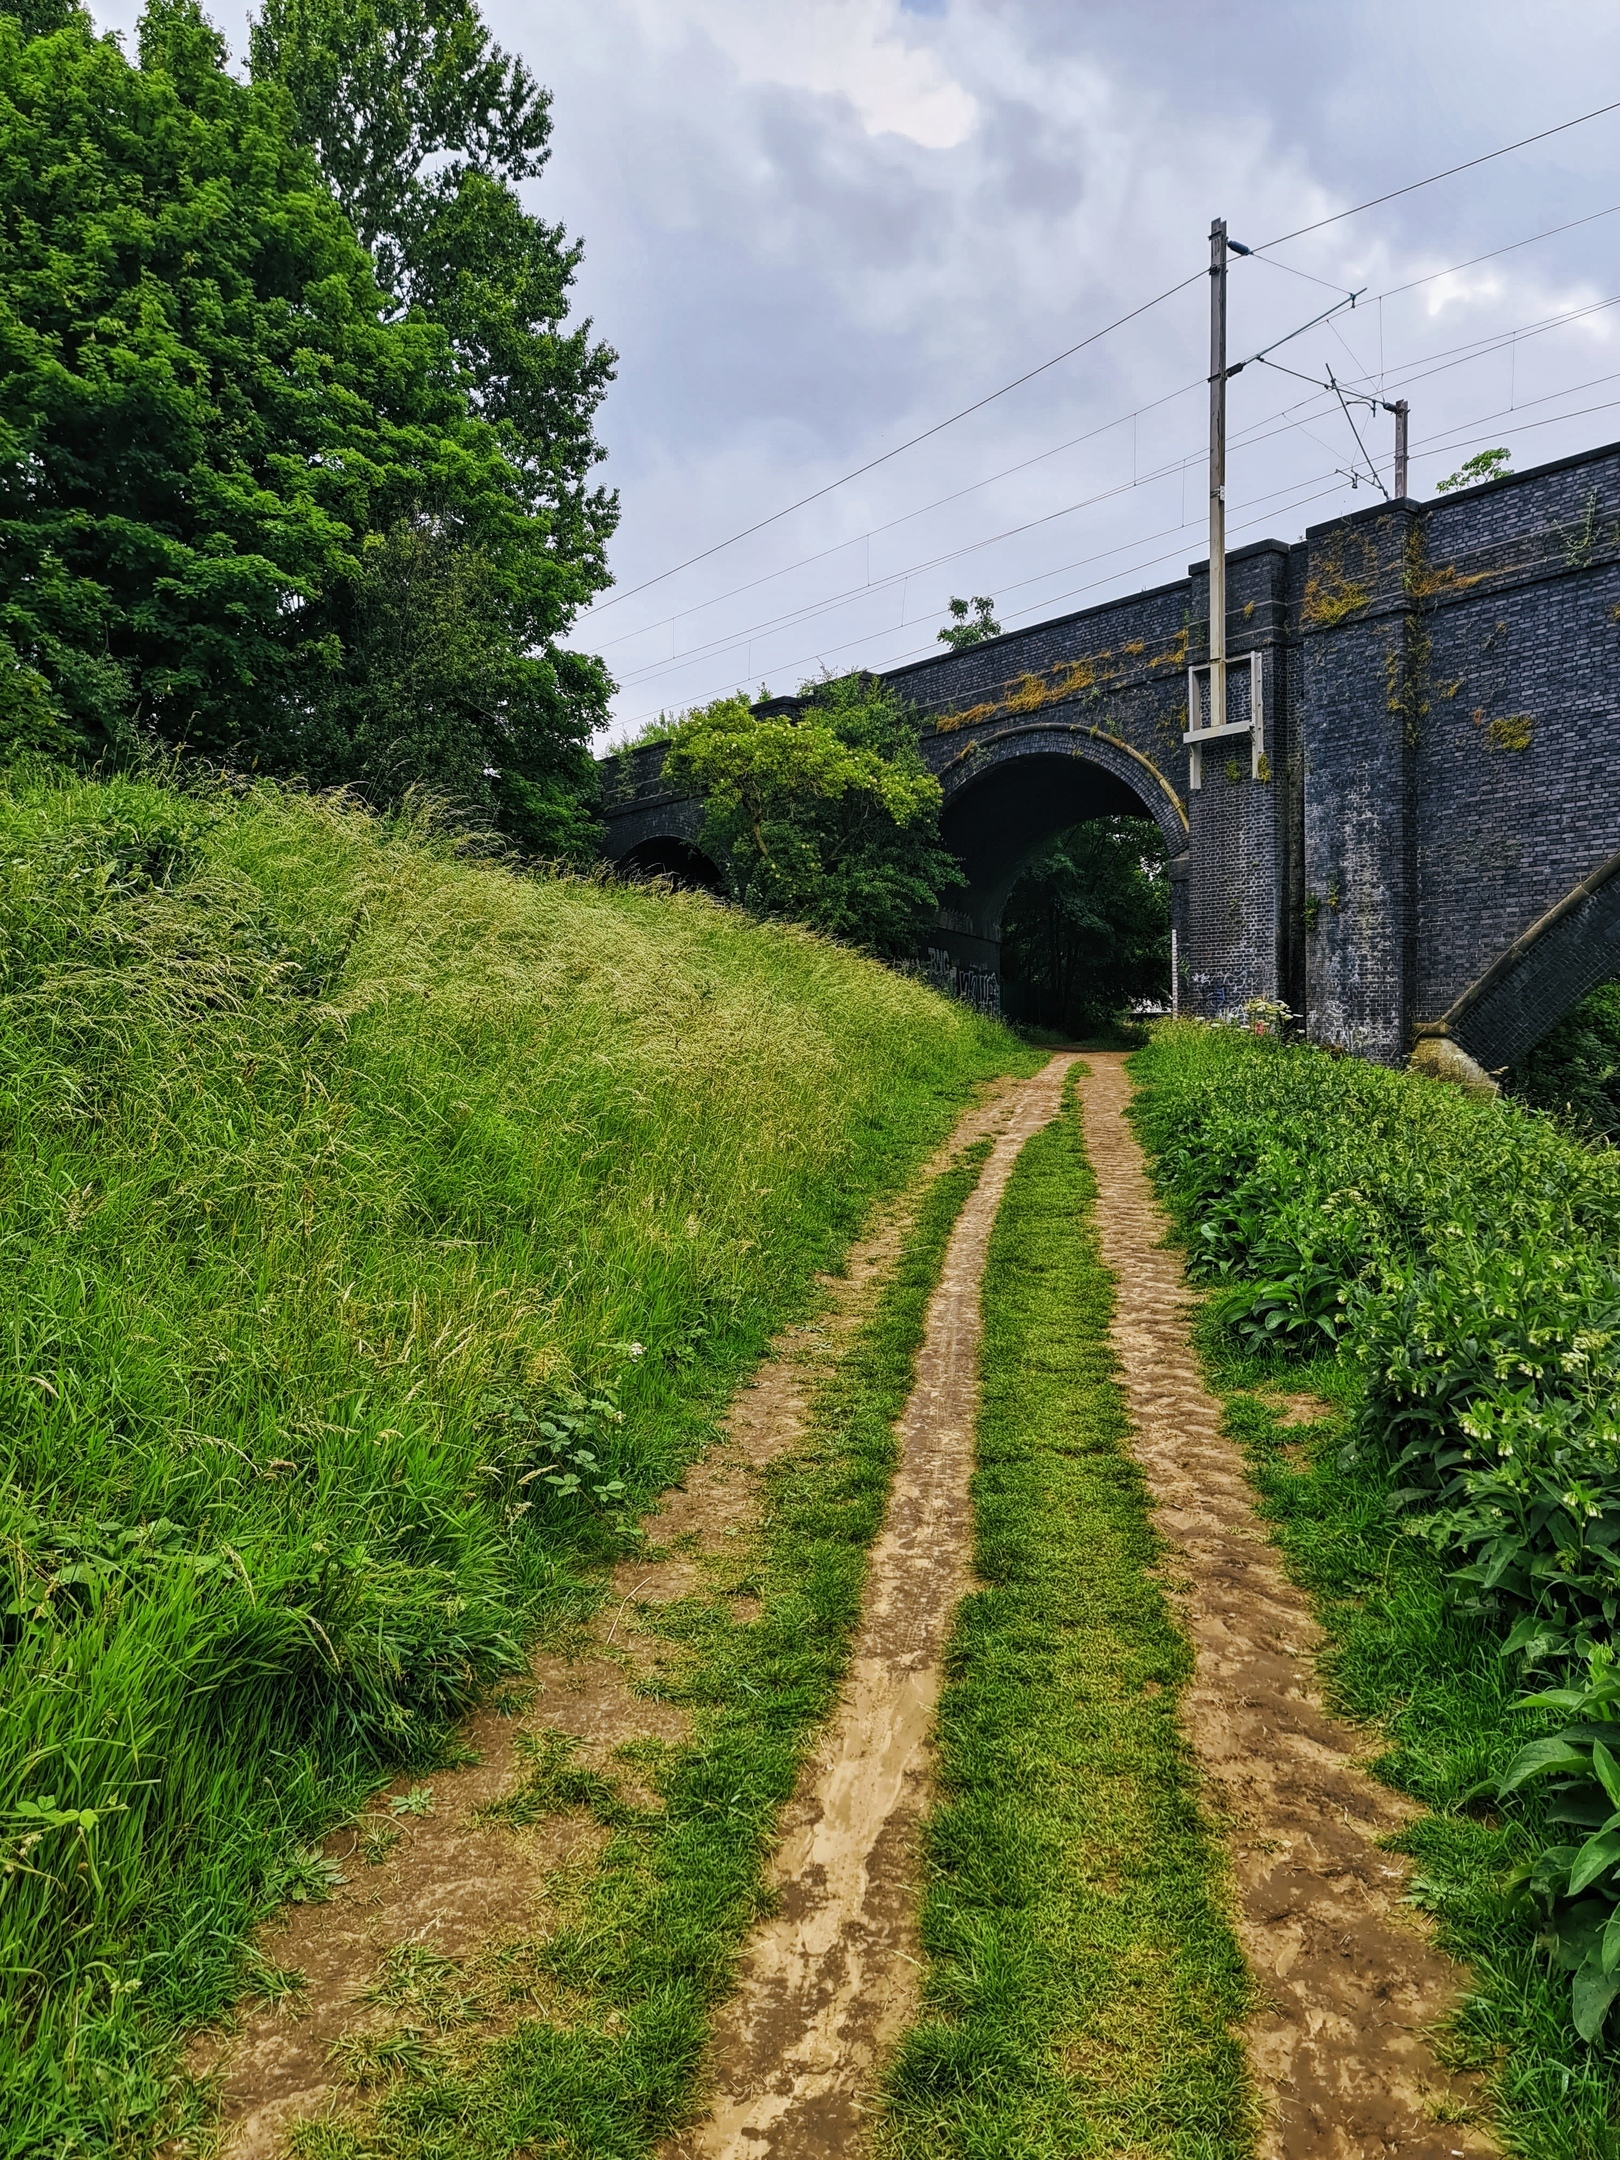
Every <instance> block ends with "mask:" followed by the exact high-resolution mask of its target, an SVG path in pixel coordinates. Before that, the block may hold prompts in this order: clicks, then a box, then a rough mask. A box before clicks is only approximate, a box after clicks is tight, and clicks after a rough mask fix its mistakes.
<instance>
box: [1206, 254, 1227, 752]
mask: <svg viewBox="0 0 1620 2160" xmlns="http://www.w3.org/2000/svg"><path fill="white" fill-rule="evenodd" d="M1207 724H1208V725H1209V726H1210V727H1224V726H1225V725H1226V220H1225V218H1216V219H1215V220H1214V221H1213V222H1212V223H1211V225H1210V228H1209V719H1208V722H1207Z"/></svg>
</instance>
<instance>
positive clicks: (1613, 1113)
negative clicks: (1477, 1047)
mask: <svg viewBox="0 0 1620 2160" xmlns="http://www.w3.org/2000/svg"><path fill="white" fill-rule="evenodd" d="M1505 1084H1506V1086H1507V1089H1508V1092H1509V1093H1510V1094H1512V1095H1513V1096H1514V1097H1516V1099H1517V1100H1518V1101H1520V1102H1524V1103H1529V1104H1531V1105H1533V1107H1534V1108H1536V1109H1538V1110H1550V1111H1552V1112H1553V1113H1554V1115H1555V1116H1557V1117H1560V1118H1562V1119H1563V1121H1564V1123H1565V1124H1567V1125H1568V1126H1569V1127H1570V1128H1571V1130H1572V1131H1574V1132H1577V1133H1579V1134H1580V1135H1581V1136H1582V1137H1583V1138H1585V1139H1592V1140H1610V1141H1620V982H1607V983H1601V984H1600V985H1599V986H1598V988H1597V989H1596V990H1594V991H1593V992H1592V994H1591V996H1590V997H1587V998H1583V999H1582V1000H1581V1002H1580V1004H1579V1005H1577V1006H1576V1008H1575V1010H1574V1011H1573V1012H1572V1013H1569V1014H1568V1015H1566V1017H1565V1018H1564V1019H1562V1020H1560V1021H1559V1023H1558V1025H1557V1027H1555V1028H1554V1029H1553V1031H1552V1033H1551V1034H1550V1035H1548V1036H1546V1037H1545V1038H1544V1039H1543V1040H1542V1041H1541V1042H1539V1043H1537V1044H1536V1047H1535V1048H1534V1049H1533V1050H1532V1051H1530V1052H1529V1053H1528V1055H1527V1056H1525V1057H1524V1058H1522V1059H1521V1060H1520V1062H1519V1063H1518V1064H1517V1065H1515V1066H1514V1067H1513V1068H1512V1070H1511V1071H1510V1072H1509V1074H1508V1077H1507V1081H1506V1083H1505Z"/></svg>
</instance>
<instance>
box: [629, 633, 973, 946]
mask: <svg viewBox="0 0 1620 2160" xmlns="http://www.w3.org/2000/svg"><path fill="white" fill-rule="evenodd" d="M664 770H665V773H666V774H667V776H668V777H669V778H670V779H671V780H672V781H675V782H677V783H685V784H689V785H691V786H692V787H694V788H695V789H697V790H699V791H700V792H701V793H702V796H703V806H704V819H703V832H702V843H701V844H702V846H703V847H704V848H705V850H706V851H707V852H708V853H710V854H711V855H713V856H714V858H715V859H716V861H717V862H719V863H720V864H721V865H722V867H723V870H724V874H725V877H726V883H727V888H728V890H729V892H730V893H731V895H732V897H733V898H734V899H736V900H737V901H739V902H740V903H741V904H742V905H743V906H745V907H747V908H749V909H751V910H752V911H753V912H754V913H755V914H757V915H786V916H791V917H792V918H794V919H795V920H796V921H799V922H806V923H809V924H811V925H812V926H813V927H814V928H816V929H818V930H824V931H826V932H827V933H828V935H829V936H831V937H835V938H839V939H841V940H842V941H843V942H845V943H846V944H851V945H859V946H862V947H864V948H866V949H867V950H868V951H872V952H878V953H884V954H887V955H890V956H894V957H899V956H901V955H905V954H909V953H910V952H911V951H912V950H913V949H914V947H915V943H916V933H917V930H918V927H919V925H920V924H921V923H922V921H923V920H924V919H925V918H926V916H927V915H928V914H929V913H930V912H931V911H932V909H933V908H934V907H935V906H936V904H937V902H938V898H939V894H940V893H941V892H942V891H943V890H945V889H946V888H948V887H949V886H952V885H956V884H960V883H961V872H960V870H959V869H958V868H957V865H956V862H955V860H954V858H953V857H952V856H951V855H950V854H949V852H948V851H947V850H946V848H945V847H944V845H943V844H942V842H941V840H940V837H939V809H940V799H941V798H940V786H939V782H938V781H937V780H936V779H935V778H934V776H933V774H932V773H930V772H929V771H928V769H927V767H926V766H925V765H924V764H923V761H922V755H921V753H920V751H919V749H918V747H917V723H916V720H915V718H914V717H913V716H912V714H911V713H910V712H909V710H908V709H907V708H906V707H905V706H904V705H902V704H901V703H900V702H899V700H898V699H896V698H895V697H894V696H893V694H892V693H891V692H889V691H888V690H887V689H885V688H884V687H883V686H882V685H881V684H879V683H876V682H874V681H873V680H872V679H871V677H869V676H860V675H849V676H844V677H842V678H840V679H838V680H836V681H832V682H827V683H821V684H817V685H814V686H811V687H808V688H807V690H806V693H805V703H804V705H803V706H802V708H801V709H800V710H799V711H797V712H774V713H770V712H768V713H761V712H757V711H755V710H754V708H753V707H751V706H750V705H749V703H748V701H747V700H746V699H745V698H743V697H740V696H739V697H731V698H722V699H721V700H720V701H719V702H718V703H717V704H714V705H709V706H706V707H705V708H704V709H703V710H702V711H700V712H695V713H690V714H688V715H687V717H686V718H685V719H684V720H682V721H681V722H680V723H678V725H677V726H676V727H675V729H674V730H673V732H672V734H671V738H670V749H669V753H668V756H667V758H666V760H665V765H664Z"/></svg>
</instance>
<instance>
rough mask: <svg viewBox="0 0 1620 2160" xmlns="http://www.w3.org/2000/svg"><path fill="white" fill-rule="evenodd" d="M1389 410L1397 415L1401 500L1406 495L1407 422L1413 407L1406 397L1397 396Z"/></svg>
mask: <svg viewBox="0 0 1620 2160" xmlns="http://www.w3.org/2000/svg"><path fill="white" fill-rule="evenodd" d="M1389 410H1390V411H1391V412H1392V413H1393V414H1394V415H1395V500H1396V501H1397V502H1401V501H1403V500H1404V498H1405V495H1406V463H1407V460H1406V423H1407V420H1408V418H1409V417H1410V412H1411V408H1410V407H1409V406H1408V404H1407V402H1406V400H1405V398H1397V399H1396V400H1395V402H1394V404H1393V405H1392V406H1390V408H1389Z"/></svg>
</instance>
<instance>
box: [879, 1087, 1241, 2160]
mask: <svg viewBox="0 0 1620 2160" xmlns="http://www.w3.org/2000/svg"><path fill="white" fill-rule="evenodd" d="M1094 1191H1095V1187H1094V1184H1093V1181H1092V1177H1091V1172H1090V1169H1089V1167H1088V1166H1087V1163H1086V1160H1085V1154H1084V1150H1083V1147H1082V1144H1081V1137H1080V1131H1079V1125H1078V1120H1077V1118H1076V1115H1075V1111H1074V1107H1073V1103H1072V1099H1071V1102H1070V1104H1069V1105H1068V1107H1067V1108H1066V1110H1065V1114H1064V1115H1063V1117H1062V1118H1060V1119H1059V1120H1058V1121H1056V1122H1055V1123H1053V1124H1052V1125H1049V1126H1048V1127H1047V1128H1046V1129H1045V1131H1044V1132H1041V1133H1039V1134H1037V1135H1036V1137H1035V1138H1034V1139H1033V1140H1032V1141H1031V1142H1030V1143H1029V1145H1028V1147H1027V1148H1026V1149H1025V1151H1024V1153H1023V1155H1022V1157H1021V1158H1020V1160H1019V1163H1018V1165H1017V1168H1016V1169H1015V1171H1014V1173H1013V1176H1012V1179H1011V1182H1010V1184H1009V1186H1008V1190H1007V1197H1006V1200H1005V1202H1004V1204H1003V1207H1002V1210H1001V1214H1000V1217H999V1219H998V1221H997V1224H996V1228H995V1232H994V1235H993V1237H992V1240H991V1245H990V1252H989V1259H988V1264H987V1268H986V1273H985V1279H984V1327H985V1333H984V1350H983V1396H982V1403H981V1408H980V1414H979V1423H978V1470H977V1473H976V1475H975V1478H974V1484H973V1500H974V1509H975V1518H976V1542H975V1548H974V1568H975V1572H976V1573H977V1575H978V1577H979V1580H980V1582H981V1583H982V1584H983V1585H984V1587H983V1588H982V1589H979V1590H977V1591H975V1592H974V1593H973V1594H972V1595H970V1596H969V1597H968V1598H967V1599H966V1600H964V1602H963V1605H962V1608H961V1612H960V1616H959V1618H958V1622H957V1626H956V1631H955V1636H954V1639H953V1642H952V1647H951V1653H950V1667H949V1679H948V1684H947V1687H946V1691H945V1694H944V1698H943V1701H942V1704H941V1708H940V1719H939V1747H940V1754H939V1783H940V1787H941V1790H942V1795H943V1797H942V1800H941V1803H940V1805H939V1807H938V1809H937V1811H936V1813H935V1814H934V1816H933V1818H932V1820H931V1822H930V1824H929V1826H928V1838H927V1859H928V1884H927V1889H926V1893H925V1902H924V1907H923V1935H924V1943H925V1948H926V1951H927V1955H928V1961H929V1962H928V1972H927V1978H926V1983H925V1988H926V1993H925V2007H924V2017H923V2021H922V2023H921V2024H920V2025H919V2026H918V2027H917V2028H916V2029H915V2030H914V2031H913V2032H912V2033H911V2034H910V2035H909V2036H908V2037H907V2039H906V2041H905V2043H904V2045H903V2046H902V2048H901V2051H900V2054H899V2058H898V2060H897V2063H896V2065H895V2067H894V2068H893V2070H892V2072H891V2074H890V2078H889V2083H888V2094H887V2108H886V2112H885V2115H884V2117H883V2121H882V2127H881V2130H880V2133H879V2135H878V2139H877V2146H878V2149H879V2150H880V2151H881V2152H882V2153H884V2154H887V2155H891V2156H893V2160H947V2156H949V2160H958V2156H959V2160H970V2156H971V2160H1057V2156H1059V2155H1062V2156H1063V2160H1078V2156H1080V2155H1086V2154H1093V2153H1095V2154H1104V2153H1124V2152H1129V2153H1132V2154H1141V2155H1144V2156H1146V2155H1148V2154H1155V2155H1159V2154H1162V2155H1165V2156H1171V2155H1173V2156H1175V2160H1240V2156H1244V2155H1247V2154H1248V2153H1249V2151H1250V2150H1251V2136H1250V2111H1249V2107H1248V2100H1247V2089H1246V2074H1245V2070H1244V2064H1243V2055H1242V2048H1241V2045H1240V2043H1239V2041H1238V2039H1237V2038H1236V2027H1237V2025H1238V2024H1239V2023H1240V2022H1241V2019H1242V2017H1243V2015H1244V2012H1245V2007H1246V2003H1247V1996H1248V1981H1247V1978H1246V1975H1245V1972H1244V1967H1243V1962H1242V1957H1241V1954H1240V1952H1239V1950H1238V1948H1237V1945H1236V1942H1235V1941H1234V1939H1233V1936H1232V1934H1231V1931H1230V1929H1229V1927H1228V1925H1227V1922H1226V1919H1225V1916H1224V1911H1223V1907H1222V1903H1221V1891H1220V1884H1221V1879H1222V1873H1223V1861H1222V1858H1221V1855H1220V1853H1219V1850H1218V1847H1217V1846H1216V1845H1215V1844H1214V1842H1213V1841H1212V1840H1211V1839H1210V1838H1209V1837H1208V1835H1207V1834H1206V1833H1205V1831H1204V1829H1203V1828H1202V1826H1201V1824H1200V1821H1199V1818H1198V1813H1197V1808H1196V1804H1195V1798H1194V1775H1193V1769H1192V1765H1191V1763H1190V1760H1189V1757H1188V1751H1187V1748H1186V1746H1185V1744H1184V1742H1183V1741H1182V1739H1181V1737H1180V1734H1179V1733H1178V1731H1177V1727H1176V1716H1175V1710H1176V1699H1177V1695H1178V1692H1179V1690H1180V1689H1181V1687H1182V1686H1183V1685H1184V1684H1185V1682H1186V1680H1187V1679H1188V1677H1189V1674H1190V1670H1191V1657H1190V1653H1189V1651H1188V1648H1187V1645H1186V1642H1185V1641H1184V1639H1183V1637H1182V1636H1181V1634H1180V1633H1179V1632H1178V1630H1177V1628H1176V1627H1175V1625H1174V1622H1173V1619H1172V1617H1171V1615H1170V1613H1169V1611H1168V1609H1167V1606H1166V1602H1165V1597H1164V1593H1163V1590H1162V1588H1161V1586H1160V1584H1159V1582H1158V1581H1157V1579H1156V1578H1155V1574H1154V1569H1155V1566H1156V1563H1157V1561H1158V1558H1159V1546H1158V1541H1157V1539H1156V1538H1155V1536H1154V1533H1153V1531H1152V1529H1151V1526H1150V1524H1149V1521H1148V1512H1147V1495H1146V1491H1145V1488H1144V1485H1143V1481H1142V1476H1141V1472H1140V1470H1139V1468H1138V1466H1137V1464H1136V1461H1135V1459H1134V1457H1133V1456H1132V1454H1131V1452H1130V1447H1129V1437H1128V1436H1129V1429H1130V1428H1129V1420H1128V1416H1127V1413H1126V1410H1125V1406H1124V1403H1123V1400H1122V1398H1121V1395H1120V1391H1119V1388H1118V1385H1117V1383H1116V1381H1115V1378H1114V1359H1113V1353H1112V1349H1111V1347H1110V1343H1109V1337H1108V1329H1109V1322H1110V1318H1111V1316H1112V1311H1113V1296H1114V1290H1113V1281H1112V1278H1111V1276H1110V1275H1109V1274H1108V1272H1107V1270H1106V1269H1105V1268H1104V1267H1103V1265H1102V1263H1101V1261H1100V1259H1099V1257H1098V1253H1097V1246H1096V1239H1095V1234H1094V1231H1093V1229H1092V1224H1091V1204H1092V1199H1093V1195H1094Z"/></svg>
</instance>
